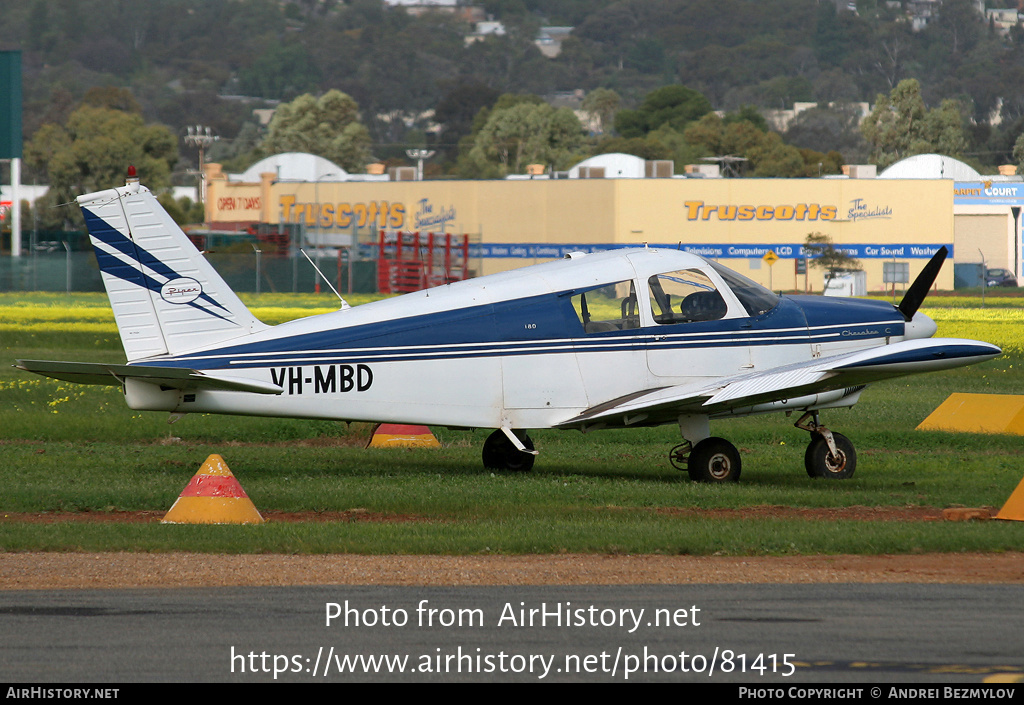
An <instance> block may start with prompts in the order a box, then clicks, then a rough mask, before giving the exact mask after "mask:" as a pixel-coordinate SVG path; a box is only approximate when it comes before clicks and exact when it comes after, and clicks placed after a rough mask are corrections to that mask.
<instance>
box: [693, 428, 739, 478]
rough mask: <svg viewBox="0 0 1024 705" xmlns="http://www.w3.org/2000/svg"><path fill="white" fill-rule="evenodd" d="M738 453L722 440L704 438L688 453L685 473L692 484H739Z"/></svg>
mask: <svg viewBox="0 0 1024 705" xmlns="http://www.w3.org/2000/svg"><path fill="white" fill-rule="evenodd" d="M740 465H741V463H740V452H739V451H738V450H736V446H734V445H733V444H732V443H730V442H729V441H727V440H725V439H724V438H715V437H711V438H705V439H704V440H703V441H701V442H700V443H698V444H697V445H695V446H694V447H693V450H691V451H690V458H689V460H688V461H687V468H686V471H687V472H688V473H690V479H691V480H693V481H694V482H739V479H740Z"/></svg>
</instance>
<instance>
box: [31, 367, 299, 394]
mask: <svg viewBox="0 0 1024 705" xmlns="http://www.w3.org/2000/svg"><path fill="white" fill-rule="evenodd" d="M17 362H18V364H17V365H15V367H17V368H18V369H20V370H25V371H27V372H35V373H36V374H38V375H43V376H44V377H53V378H54V379H62V380H65V381H67V382H77V383H78V384H116V385H121V384H123V383H124V380H125V379H127V378H132V379H137V380H139V381H141V382H148V383H150V384H156V385H159V386H161V387H165V388H167V389H189V390H192V389H220V390H230V391H236V392H253V393H255V394H282V393H283V392H284V390H283V389H282V388H281V387H279V386H278V385H276V384H271V383H269V382H260V381H259V380H254V379H243V378H240V377H231V376H228V375H214V374H209V373H207V372H201V371H199V370H190V369H186V368H181V367H157V366H155V365H108V364H104V363H96V362H56V361H52V360H18V361H17Z"/></svg>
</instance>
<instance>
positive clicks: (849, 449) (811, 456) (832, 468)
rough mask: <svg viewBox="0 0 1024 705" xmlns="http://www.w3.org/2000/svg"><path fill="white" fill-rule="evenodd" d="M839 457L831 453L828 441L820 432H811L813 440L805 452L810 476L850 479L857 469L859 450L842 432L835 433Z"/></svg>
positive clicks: (806, 465)
mask: <svg viewBox="0 0 1024 705" xmlns="http://www.w3.org/2000/svg"><path fill="white" fill-rule="evenodd" d="M832 440H834V441H835V443H836V449H837V450H838V451H839V457H838V458H834V457H832V454H831V453H829V450H828V443H826V442H825V437H824V436H822V435H821V434H820V433H814V434H811V442H810V443H809V444H808V446H807V452H806V453H804V467H805V468H806V469H807V475H808V476H809V477H826V478H829V479H831V480H848V479H850V478H851V477H853V471H854V470H856V469H857V451H856V450H854V448H853V442H852V441H851V440H850V439H849V438H847V437H846V436H844V435H843V434H841V433H833V434H832Z"/></svg>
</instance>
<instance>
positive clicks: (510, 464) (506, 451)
mask: <svg viewBox="0 0 1024 705" xmlns="http://www.w3.org/2000/svg"><path fill="white" fill-rule="evenodd" d="M511 433H512V434H514V435H515V437H516V438H517V439H518V440H519V442H520V443H521V444H522V445H523V448H524V450H520V449H519V448H518V447H516V444H515V443H513V442H512V439H511V438H509V437H508V435H507V434H506V433H505V431H503V430H501V429H498V430H497V431H495V432H494V433H492V434H491V435H489V436H488V437H487V440H486V441H484V452H483V457H484V467H485V468H489V469H491V470H512V471H514V472H529V471H530V470H531V469H532V468H533V461H534V460H535V459H536V453H533V452H531V451H533V441H531V440H530V437H529V436H527V435H526V433H525V432H523V431H511Z"/></svg>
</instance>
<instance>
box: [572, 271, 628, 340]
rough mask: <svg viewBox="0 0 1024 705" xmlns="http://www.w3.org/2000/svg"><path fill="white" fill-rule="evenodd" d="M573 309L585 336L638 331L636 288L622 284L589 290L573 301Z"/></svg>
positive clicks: (626, 283) (575, 297)
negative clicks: (587, 334)
mask: <svg viewBox="0 0 1024 705" xmlns="http://www.w3.org/2000/svg"><path fill="white" fill-rule="evenodd" d="M572 307H573V309H575V311H576V315H577V316H578V317H579V319H580V323H582V324H583V330H585V331H586V332H587V333H604V332H606V331H613V330H628V329H631V328H639V327H640V309H639V308H638V307H637V299H636V286H635V285H634V284H633V282H632V281H630V280H627V281H621V282H615V283H612V284H605V285H604V286H600V287H597V288H594V289H588V290H587V291H583V292H581V293H579V294H576V295H575V296H573V297H572Z"/></svg>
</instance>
